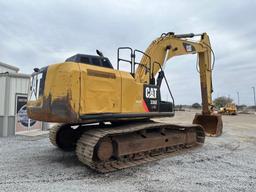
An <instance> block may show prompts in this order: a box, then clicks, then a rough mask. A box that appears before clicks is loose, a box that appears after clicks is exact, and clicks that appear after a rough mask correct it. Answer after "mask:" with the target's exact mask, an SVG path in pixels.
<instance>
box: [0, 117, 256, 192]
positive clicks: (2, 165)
mask: <svg viewBox="0 0 256 192" xmlns="http://www.w3.org/2000/svg"><path fill="white" fill-rule="evenodd" d="M193 114H194V113H192V112H178V113H177V115H176V117H175V118H172V119H168V118H165V119H162V120H161V121H164V122H172V123H175V122H185V123H189V122H191V120H192V116H193ZM223 119H224V133H223V135H222V136H221V137H218V138H213V137H207V138H206V142H205V144H204V145H203V147H201V148H196V149H194V150H191V151H187V152H184V153H182V154H179V155H177V156H174V157H170V158H166V159H163V160H160V161H156V162H151V163H148V164H145V165H141V166H138V167H133V168H129V169H126V170H120V171H117V172H113V173H108V174H98V173H96V172H94V171H92V170H90V169H89V168H87V167H86V166H84V165H83V164H82V163H80V162H79V161H78V160H77V158H76V156H75V153H73V152H68V153H67V152H62V151H60V150H58V149H57V148H55V147H54V146H52V145H51V144H50V142H49V140H48V138H47V136H37V137H26V136H15V137H7V138H0V191H21V192H22V191H24V192H29V191H54V192H56V191H57V192H58V191H60V192H65V191H127V192H129V191H145V192H151V191H152V192H153V191H196V192H198V191H204V192H205V191H256V160H255V159H256V115H242V114H241V115H238V116H224V117H223Z"/></svg>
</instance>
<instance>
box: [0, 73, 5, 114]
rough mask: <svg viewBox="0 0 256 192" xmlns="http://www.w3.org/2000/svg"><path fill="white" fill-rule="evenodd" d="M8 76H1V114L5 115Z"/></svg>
mask: <svg viewBox="0 0 256 192" xmlns="http://www.w3.org/2000/svg"><path fill="white" fill-rule="evenodd" d="M5 83H6V77H5V76H0V92H1V93H0V115H2V116H3V115H4V107H5V106H4V105H5Z"/></svg>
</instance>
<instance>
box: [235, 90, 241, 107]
mask: <svg viewBox="0 0 256 192" xmlns="http://www.w3.org/2000/svg"><path fill="white" fill-rule="evenodd" d="M236 93H237V105H240V98H239V91H237V92H236Z"/></svg>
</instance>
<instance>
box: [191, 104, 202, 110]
mask: <svg viewBox="0 0 256 192" xmlns="http://www.w3.org/2000/svg"><path fill="white" fill-rule="evenodd" d="M192 108H195V109H199V108H201V105H200V104H199V103H194V104H193V105H192Z"/></svg>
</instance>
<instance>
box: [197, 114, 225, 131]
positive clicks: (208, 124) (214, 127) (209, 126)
mask: <svg viewBox="0 0 256 192" xmlns="http://www.w3.org/2000/svg"><path fill="white" fill-rule="evenodd" d="M193 124H199V125H201V126H202V127H203V128H204V131H205V133H206V135H207V136H220V135H221V134H222V128H223V122H222V118H221V115H219V114H211V115H203V114H198V113H197V114H196V115H195V118H194V120H193Z"/></svg>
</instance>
